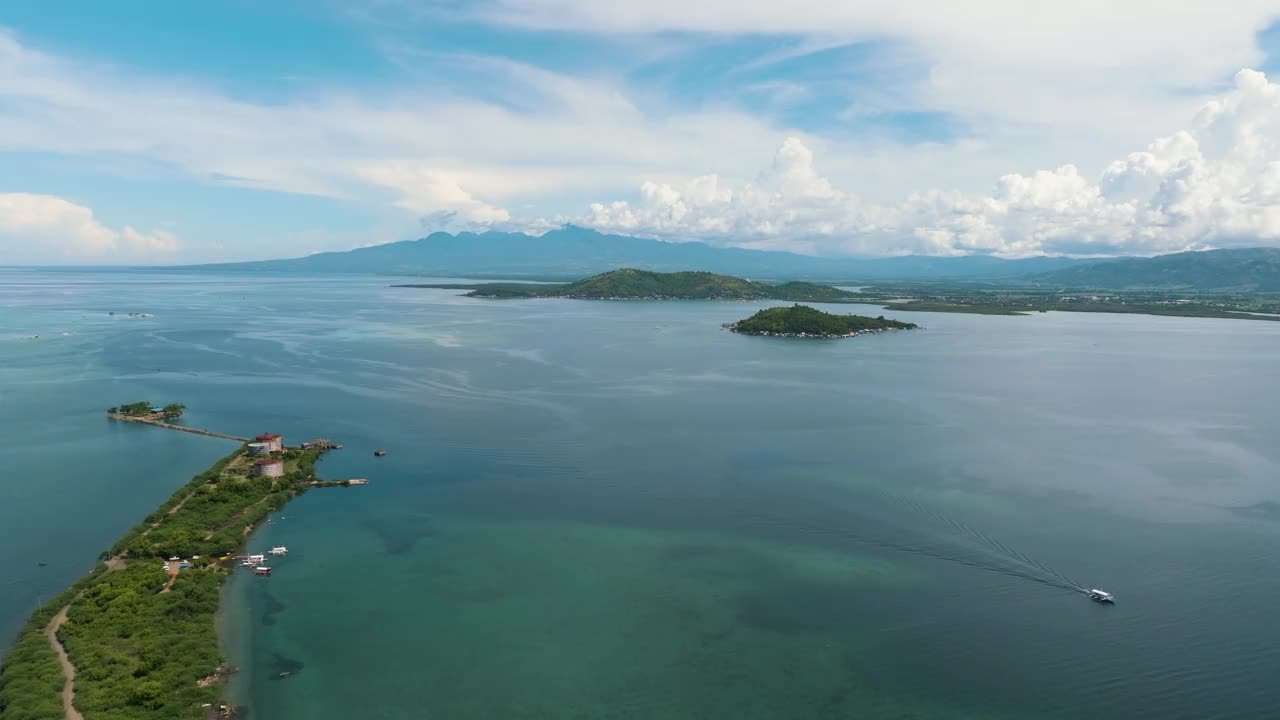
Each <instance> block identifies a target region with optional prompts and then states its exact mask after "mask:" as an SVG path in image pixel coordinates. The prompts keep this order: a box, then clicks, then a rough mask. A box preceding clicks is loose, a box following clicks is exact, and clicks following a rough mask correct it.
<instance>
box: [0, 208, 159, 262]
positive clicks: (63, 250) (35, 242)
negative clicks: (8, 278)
mask: <svg viewBox="0 0 1280 720" xmlns="http://www.w3.org/2000/svg"><path fill="white" fill-rule="evenodd" d="M177 249H178V240H177V238H176V237H175V236H174V235H172V234H171V233H168V232H165V231H163V230H153V231H152V232H150V233H144V232H140V231H138V230H136V229H134V228H133V227H130V226H128V225H126V226H125V227H124V228H123V229H121V230H114V229H112V228H110V227H107V226H106V225H103V224H102V223H101V222H99V221H98V220H97V218H95V217H94V215H93V210H91V209H89V208H87V207H85V206H83V205H77V204H76V203H73V202H71V201H69V200H64V199H63V198H60V197H56V196H53V195H36V194H32V193H0V263H22V264H29V263H39V262H65V261H79V260H83V261H90V260H92V261H102V260H139V261H146V260H155V259H157V256H164V255H166V254H168V253H172V252H174V251H176V250H177Z"/></svg>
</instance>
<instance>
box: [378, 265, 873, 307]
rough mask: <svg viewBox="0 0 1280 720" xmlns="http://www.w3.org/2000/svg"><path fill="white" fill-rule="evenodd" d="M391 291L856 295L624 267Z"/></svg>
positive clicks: (644, 296)
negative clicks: (571, 277)
mask: <svg viewBox="0 0 1280 720" xmlns="http://www.w3.org/2000/svg"><path fill="white" fill-rule="evenodd" d="M393 287H412V288H444V289H449V290H471V292H469V293H466V296H467V297H479V298H574V299H578V300H790V301H799V302H856V301H857V299H858V295H857V293H852V292H849V291H847V290H839V289H837V288H833V287H830V286H827V285H817V284H815V283H807V282H787V283H779V284H771V283H762V282H754V281H751V280H744V279H743V278H737V277H733V276H731V275H716V274H715V273H709V272H670V273H661V272H650V271H648V270H635V269H633V268H622V269H620V270H610V271H609V272H606V273H602V274H600V275H593V276H591V277H589V278H585V279H582V280H578V281H577V282H572V283H546V284H536V283H487V284H483V285H460V284H446V285H395V286H393Z"/></svg>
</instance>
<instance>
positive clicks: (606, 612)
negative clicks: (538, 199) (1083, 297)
mask: <svg viewBox="0 0 1280 720" xmlns="http://www.w3.org/2000/svg"><path fill="white" fill-rule="evenodd" d="M387 284H388V280H386V279H378V278H367V279H351V278H341V279H324V278H291V279H285V278H269V277H252V278H243V277H209V276H165V275H150V274H148V275H142V274H139V275H126V274H110V273H71V272H67V273H54V274H43V275H42V274H36V273H28V272H20V271H5V272H0V321H3V322H0V364H2V365H3V367H0V380H3V384H0V392H2V393H3V401H4V402H3V403H0V413H3V414H2V415H0V417H3V418H4V427H5V428H6V433H5V434H4V437H3V439H0V447H3V451H4V456H5V457H6V458H7V459H8V460H9V463H8V466H9V468H10V470H11V471H12V470H13V469H14V468H17V469H18V472H10V473H8V474H6V476H5V477H4V478H3V479H0V537H3V539H4V540H5V542H4V543H0V553H3V556H0V557H3V559H4V560H5V563H6V566H7V567H10V568H17V569H18V572H17V573H16V574H15V577H14V579H13V580H12V581H11V583H10V587H12V588H13V590H12V591H11V592H6V593H4V595H3V598H2V599H0V603H3V604H0V623H4V624H5V625H4V626H5V627H16V625H17V623H19V622H20V619H21V616H22V615H23V614H25V612H27V611H29V609H30V607H31V606H33V605H34V604H35V602H36V601H37V599H38V597H39V595H40V594H42V593H43V594H46V595H47V594H48V593H50V592H56V591H57V590H58V589H60V588H61V587H62V586H63V585H65V584H66V583H69V582H70V581H71V580H73V579H74V578H75V577H76V576H77V575H78V574H79V572H81V571H82V570H83V569H85V568H87V567H88V566H89V565H90V564H91V563H92V560H93V557H94V555H96V553H97V552H98V551H99V550H101V549H102V548H103V547H105V546H106V545H108V544H109V543H110V541H111V540H112V539H114V537H115V536H117V535H119V534H121V533H122V532H123V531H124V530H125V529H126V528H127V527H128V526H129V525H130V524H132V522H134V521H136V520H137V519H138V518H140V517H141V516H142V515H144V514H145V513H146V512H147V511H148V510H149V509H150V508H151V507H153V506H154V505H156V504H158V503H159V502H160V501H161V500H162V499H163V498H164V497H165V496H166V495H167V494H168V492H169V491H170V490H171V489H172V488H174V487H176V486H178V485H180V484H181V483H182V482H184V481H185V480H186V479H188V478H189V477H190V476H191V475H192V474H194V473H196V472H198V471H199V470H201V469H203V468H204V467H205V466H207V465H208V464H209V463H210V462H211V461H212V460H213V459H214V458H216V457H218V456H220V455H222V454H224V453H225V452H226V450H227V449H228V444H227V443H224V442H219V441H216V440H209V439H203V438H197V437H195V436H186V435H181V434H179V433H166V432H161V431H157V430H150V429H147V428H128V427H123V428H122V427H117V426H113V425H111V424H110V423H107V422H106V421H104V420H103V419H102V418H101V410H102V408H103V407H104V406H106V405H110V404H115V403H117V402H121V401H124V400H130V399H133V398H135V397H145V398H148V399H151V400H155V401H168V400H180V401H182V402H185V403H186V404H187V405H188V406H189V407H190V408H191V410H190V413H189V417H188V421H189V422H190V423H191V424H193V425H199V426H203V427H208V428H210V429H215V430H221V431H224V432H231V433H239V434H247V433H251V432H260V431H264V430H273V431H278V432H282V433H284V434H285V435H286V439H288V440H292V441H297V440H300V439H305V438H309V437H317V436H327V437H331V438H335V439H337V440H339V441H341V442H342V443H344V445H345V446H346V448H345V449H343V450H341V451H337V452H334V453H332V454H331V455H330V456H329V457H328V458H327V459H326V460H325V461H324V462H323V464H322V472H323V473H324V474H325V475H326V476H330V477H347V476H356V477H367V478H369V479H370V484H369V485H368V486H367V487H364V488H349V489H325V490H317V491H314V492H311V493H308V494H307V495H305V496H304V497H302V498H301V499H299V500H297V501H295V502H294V503H291V504H290V505H289V506H288V507H287V508H285V510H284V511H283V512H281V513H279V514H278V515H277V516H275V517H273V518H272V521H271V522H270V523H269V524H267V525H266V526H264V527H263V528H262V529H261V530H260V531H258V532H257V533H256V534H255V535H254V537H253V538H252V540H251V545H252V546H253V547H255V548H256V547H266V546H268V545H271V544H285V545H288V546H289V547H290V549H291V553H290V555H289V557H288V558H287V559H285V560H283V561H281V562H280V563H278V564H277V570H276V573H275V574H274V575H273V576H272V577H271V578H269V579H258V578H251V577H239V578H237V579H236V580H235V581H234V582H233V583H232V584H231V585H230V586H229V589H228V593H227V606H226V612H225V615H224V618H223V620H224V624H225V632H226V636H227V641H228V651H229V652H230V653H231V654H232V655H233V657H234V660H235V662H236V664H238V665H239V666H240V667H241V673H240V675H239V677H238V678H237V683H236V687H235V689H234V690H235V693H236V695H237V698H238V700H239V701H240V702H242V703H245V704H247V705H249V706H250V707H251V711H252V717H256V718H271V719H272V720H276V719H284V720H288V719H289V718H304V717H305V718H350V717H364V718H410V717H413V718H417V717H438V718H493V717H510V718H541V717H546V718H606V717H613V718H627V717H635V718H650V717H664V718H708V717H734V718H766V717H767V718H823V717H832V718H836V717H838V718H848V717H858V718H903V717H909V718H1064V719H1065V718H1078V717H1083V716H1086V715H1089V716H1093V717H1103V718H1257V717H1266V716H1268V715H1269V714H1271V713H1273V702H1272V700H1273V698H1272V685H1273V684H1274V678H1275V676H1276V674H1277V672H1278V671H1280V649H1277V640H1280V631H1277V630H1276V629H1275V624H1274V622H1273V616H1274V611H1273V609H1272V608H1273V607H1274V598H1275V597H1276V596H1277V591H1280V572H1277V570H1280V567H1278V566H1280V561H1278V560H1277V558H1276V556H1275V553H1274V550H1273V548H1274V547H1275V542H1276V539H1277V530H1278V529H1280V525H1277V521H1280V486H1277V481H1276V478H1277V469H1278V467H1280V449H1278V448H1277V447H1276V446H1275V444H1274V443H1273V442H1271V441H1270V440H1271V435H1272V434H1273V432H1274V428H1275V427H1276V424H1277V423H1276V421H1277V419H1280V417H1278V416H1280V410H1277V408H1276V403H1275V398H1276V397H1280V394H1278V393H1277V389H1278V388H1280V367H1278V366H1277V365H1276V363H1275V362H1274V358H1275V357H1276V353H1277V350H1280V327H1277V326H1276V325H1274V324H1271V323H1262V322H1258V323H1247V322H1240V321H1221V320H1201V319H1181V318H1149V317H1123V316H1093V315H1071V314H1059V313H1049V314H1043V315H1035V316H1030V317H985V316H963V315H921V316H918V317H917V316H912V317H911V318H909V319H911V320H913V321H916V322H920V323H922V324H923V325H925V326H926V329H925V330H923V331H920V332H911V333H894V334H885V335H878V336H873V337H864V338H858V339H855V340H848V341H837V342H819V343H804V342H792V341H786V340H778V339H767V338H752V337H740V336H737V335H733V334H730V333H727V332H723V331H721V330H720V328H719V325H720V323H723V322H727V321H730V320H735V319H738V318H741V317H745V316H746V315H748V314H750V313H751V312H753V311H754V310H756V309H758V308H760V307H764V306H766V305H767V304H762V303H590V302H576V301H561V300H535V301H512V302H493V301H479V300H470V299H465V298H460V297H457V294H456V293H455V292H452V291H435V290H407V289H391V288H388V287H386V285H387ZM108 310H117V311H124V312H128V311H140V312H147V313H152V314H154V317H152V318H120V317H119V316H116V317H110V316H106V315H105V313H106V311H108ZM863 310H864V311H867V312H871V314H880V313H881V311H879V310H878V309H875V308H864V309H863ZM63 332H71V333H75V334H73V335H65V336H64V335H62V334H61V333H63ZM37 333H38V334H40V336H41V337H40V338H39V339H38V340H32V339H28V338H27V337H26V336H29V335H33V334H37ZM376 448H385V449H386V450H387V451H388V454H387V456H386V457H384V458H376V459H375V458H374V457H373V456H372V450H374V449H376ZM34 559H42V560H43V561H45V562H48V566H46V567H34V563H32V562H31V561H32V560H34ZM1072 582H1076V583H1079V584H1083V585H1086V586H1098V587H1102V588H1106V589H1108V590H1111V591H1112V592H1114V593H1116V594H1117V596H1118V598H1119V601H1118V604H1117V605H1116V606H1115V607H1101V606H1097V605H1095V604H1093V603H1090V602H1088V601H1087V600H1085V599H1084V598H1083V597H1082V596H1081V595H1080V594H1079V593H1078V592H1077V591H1075V590H1074V589H1072ZM285 671H288V672H290V673H291V674H290V675H289V676H288V677H286V678H283V679H282V678H280V677H279V675H280V673H281V672H285Z"/></svg>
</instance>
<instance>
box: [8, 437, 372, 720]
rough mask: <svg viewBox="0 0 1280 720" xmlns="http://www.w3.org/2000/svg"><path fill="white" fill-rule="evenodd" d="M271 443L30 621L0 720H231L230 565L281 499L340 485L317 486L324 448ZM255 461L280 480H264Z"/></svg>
mask: <svg viewBox="0 0 1280 720" xmlns="http://www.w3.org/2000/svg"><path fill="white" fill-rule="evenodd" d="M112 419H121V418H118V417H112ZM143 424H152V425H156V426H158V427H167V428H171V429H180V430H183V431H184V432H195V433H196V434H202V435H208V436H211V437H222V438H228V437H231V436H226V435H222V434H219V433H213V432H208V431H201V430H196V429H191V428H185V427H182V426H173V425H169V424H167V423H158V422H144V423H143ZM274 437H276V442H277V446H276V449H275V450H273V451H272V452H270V453H269V454H270V456H271V457H270V458H259V457H258V455H257V454H253V453H251V452H250V449H251V447H250V445H249V444H248V443H242V444H241V445H240V446H239V447H237V448H236V449H235V450H234V451H233V452H232V453H230V454H229V455H226V456H224V457H223V458H221V459H220V460H218V461H217V462H215V463H214V464H213V465H212V466H211V467H209V468H208V469H206V470H205V471H203V472H201V473H199V474H197V475H196V476H195V477H193V478H192V479H191V480H190V481H189V482H187V483H185V484H184V485H182V486H181V487H179V488H178V489H177V490H176V491H174V492H173V493H172V494H171V495H170V497H169V498H168V499H167V500H166V501H165V502H164V503H162V504H161V505H160V506H159V507H158V508H157V509H156V510H155V511H153V512H152V513H150V514H149V515H147V517H146V518H145V519H144V520H143V521H142V522H141V523H140V524H138V525H136V526H134V527H133V528H132V529H130V530H129V531H128V532H126V533H125V534H124V535H123V536H121V537H120V538H119V539H118V540H117V541H116V542H115V543H114V544H113V546H112V548H111V549H110V550H109V551H107V552H103V553H102V554H101V555H100V556H99V560H100V562H99V563H97V564H96V565H95V566H94V568H93V569H92V570H91V571H90V572H89V573H88V574H86V575H85V576H83V577H81V578H80V579H79V580H77V581H76V582H75V583H73V584H72V585H71V586H70V587H68V588H67V589H66V590H64V591H63V592H61V593H59V594H58V595H56V596H55V597H53V598H51V599H50V600H49V601H48V602H46V603H44V604H42V605H41V606H40V607H39V608H38V609H37V610H36V611H35V612H33V613H32V615H31V616H30V617H29V618H28V620H27V622H26V624H25V625H24V626H23V627H22V629H21V630H20V631H19V633H18V635H17V639H16V642H15V645H14V647H13V650H12V651H11V652H10V653H9V654H8V655H7V656H6V657H5V660H4V663H3V665H0V714H3V715H5V716H6V717H7V716H9V715H10V714H11V713H12V714H13V716H15V717H29V718H63V717H71V716H72V715H73V713H75V712H76V711H81V712H84V713H85V714H86V716H87V717H89V718H90V720H91V718H92V717H93V715H94V714H95V713H96V712H107V711H110V710H115V709H125V708H127V707H134V708H135V709H136V710H137V711H138V712H139V713H141V716H145V717H157V718H160V717H164V718H167V717H174V718H185V717H191V718H207V717H223V718H226V717H233V716H234V715H235V713H236V710H235V707H234V703H236V701H237V699H238V697H239V690H238V689H237V688H238V684H237V683H236V682H235V675H236V669H235V668H233V667H231V666H230V665H228V664H227V657H228V656H229V655H233V654H234V655H239V658H238V659H242V658H243V655H242V654H241V653H239V652H238V651H237V650H236V648H238V647H239V645H238V644H237V643H236V642H234V640H235V637H233V636H234V635H236V633H237V631H236V626H237V624H236V623H235V622H232V619H231V618H230V617H229V616H228V615H227V613H226V608H227V602H226V599H227V595H228V592H229V591H230V590H232V589H234V588H235V587H236V582H238V581H239V580H240V579H239V578H236V577H235V572H234V571H235V570H236V569H237V567H238V566H239V562H238V557H237V556H238V555H239V554H240V553H241V551H242V550H243V548H244V547H245V545H246V544H247V542H248V541H249V538H250V537H251V536H252V533H253V531H255V530H257V529H258V528H259V527H260V526H261V525H262V524H263V522H264V521H265V520H266V519H267V517H268V516H269V515H270V513H271V512H274V511H276V510H278V509H280V508H281V507H283V506H284V505H285V504H286V503H288V501H289V500H292V499H293V498H294V497H296V496H298V495H300V494H302V493H305V492H307V491H308V490H309V489H310V488H311V487H316V486H338V485H344V486H345V485H347V484H348V483H346V482H345V481H321V480H316V478H315V463H316V462H317V461H318V460H319V459H320V458H321V457H322V456H323V455H324V454H325V453H326V452H327V451H328V450H329V449H330V444H328V443H327V441H324V442H320V443H317V442H312V443H306V444H304V445H303V446H302V447H295V448H289V447H285V446H284V445H283V444H282V442H281V441H280V440H279V438H278V436H274ZM254 458H257V459H254ZM263 462H265V463H266V464H268V465H273V466H276V467H277V468H278V474H273V475H271V476H266V474H265V473H264V472H261V471H263V468H261V467H259V465H261V464H262V463H263ZM170 553H173V554H172V555H170ZM179 557H181V558H182V560H181V561H180V562H174V561H172V560H166V558H175V559H176V558H179ZM162 568H163V569H162ZM268 572H269V571H268ZM241 574H243V573H241ZM68 611H69V617H70V620H69V621H68V622H67V623H65V624H61V626H60V627H59V628H58V629H57V633H56V635H52V636H51V635H49V634H46V630H47V629H48V627H49V623H50V620H51V619H53V618H54V617H56V616H59V614H60V613H67V612H68ZM157 619H160V620H162V622H157ZM159 648H164V650H159ZM63 649H65V652H66V654H67V656H69V657H70V662H71V665H72V666H73V667H74V668H75V669H76V670H77V672H76V674H75V680H74V695H71V694H68V691H69V690H70V686H71V683H70V682H68V681H67V679H66V675H67V674H66V673H64V672H63V669H62V666H61V665H59V664H58V663H59V655H60V652H61V651H62V650H63ZM85 668H93V671H92V672H88V673H86V672H84V669H85ZM71 697H74V707H73V706H72V701H71Z"/></svg>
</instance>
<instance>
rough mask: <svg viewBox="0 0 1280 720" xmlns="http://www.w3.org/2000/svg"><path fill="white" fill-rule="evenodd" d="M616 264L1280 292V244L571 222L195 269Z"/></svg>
mask: <svg viewBox="0 0 1280 720" xmlns="http://www.w3.org/2000/svg"><path fill="white" fill-rule="evenodd" d="M616 268H636V269H641V270H650V271H656V272H681V271H704V272H712V273H720V274H725V275H734V276H738V277H742V278H751V279H757V280H783V279H785V280H817V281H825V282H830V283H868V284H870V283H883V282H890V281H963V282H970V281H993V282H1000V283H1010V282H1012V283H1033V284H1036V285H1042V286H1043V285H1048V286H1060V287H1063V288H1073V289H1098V290H1133V289H1154V290H1250V291H1263V292H1271V291H1280V249H1275V248H1247V249H1238V250H1206V251H1200V252H1182V253H1174V254H1170V255H1160V256H1156V257H1153V258H1114V259H1102V260H1099V259H1096V258H1095V259H1082V258H1062V257H1031V258H1023V259H1016V260H1009V259H1004V258H998V257H992V256H989V255H969V256H962V257H929V256H919V255H906V256H900V257H886V258H847V257H846V258H830V257H814V256H810V255H798V254H795V253H788V252H781V251H773V250H752V249H746V248H728V247H715V246H712V245H707V244H704V243H700V242H664V241H661V240H650V239H645V238H636V237H628V236H625V235H609V234H604V233H600V232H597V231H595V230H591V229H588V228H581V227H574V226H565V227H563V228H559V229H557V230H552V231H550V232H548V233H546V234H544V235H541V236H531V235H525V234H523V233H507V232H496V231H490V232H484V233H469V232H463V233H458V234H456V235H455V234H450V233H444V232H438V233H432V234H431V235H428V236H427V237H424V238H421V239H418V240H404V241H401V242H393V243H388V244H386V245H375V246H372V247H365V248H357V249H355V250H348V251H345V252H327V253H318V254H315V255H309V256H307V257H302V258H293V259H287V260H261V261H254V262H240V263H224V264H219V265H201V266H188V267H186V268H184V269H188V270H215V271H235V272H246V271H248V272H259V271H264V272H310V273H361V274H376V275H401V276H435V277H472V278H476V277H487V278H508V279H521V278H525V279H563V280H578V279H581V278H584V277H587V276H590V275H596V274H599V273H603V272H607V271H609V270H613V269H616Z"/></svg>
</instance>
